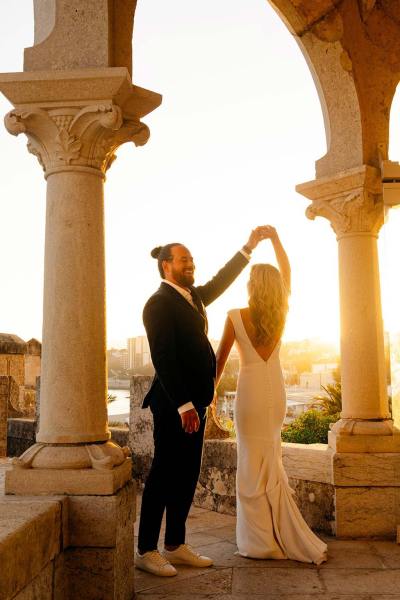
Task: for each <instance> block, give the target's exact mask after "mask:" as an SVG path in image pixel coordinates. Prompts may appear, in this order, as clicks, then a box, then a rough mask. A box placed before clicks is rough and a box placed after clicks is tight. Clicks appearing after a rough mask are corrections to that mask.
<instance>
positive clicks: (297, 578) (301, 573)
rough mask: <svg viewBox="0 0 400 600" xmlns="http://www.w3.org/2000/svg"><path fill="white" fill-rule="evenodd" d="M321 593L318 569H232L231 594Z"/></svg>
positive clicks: (322, 589) (322, 590)
mask: <svg viewBox="0 0 400 600" xmlns="http://www.w3.org/2000/svg"><path fill="white" fill-rule="evenodd" d="M282 591H284V592H285V593H286V594H303V596H305V595H306V594H318V593H319V594H321V593H323V592H324V591H325V587H324V585H323V583H322V581H321V580H320V579H319V576H318V569H317V567H314V568H313V569H293V568H284V567H282V568H277V567H273V568H268V567H266V568H263V569H262V568H261V569H260V568H246V567H242V568H236V569H234V571H233V578H232V593H233V594H248V595H251V594H253V595H254V594H259V595H260V594H264V597H267V594H270V595H273V594H276V595H279V594H281V593H282Z"/></svg>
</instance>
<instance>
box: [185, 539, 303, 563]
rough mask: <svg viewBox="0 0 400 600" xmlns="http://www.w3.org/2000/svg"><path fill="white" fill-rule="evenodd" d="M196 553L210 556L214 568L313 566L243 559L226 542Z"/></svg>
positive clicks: (232, 546)
mask: <svg viewBox="0 0 400 600" xmlns="http://www.w3.org/2000/svg"><path fill="white" fill-rule="evenodd" d="M196 550H197V552H200V553H201V554H204V555H206V556H210V557H211V558H212V559H213V560H214V567H217V568H220V567H245V568H253V569H254V568H256V569H267V568H274V567H277V568H282V567H284V568H302V569H313V568H314V565H312V564H305V563H300V562H297V561H295V560H265V559H262V560H260V559H254V558H245V557H244V556H240V555H239V554H236V552H237V546H236V544H233V543H232V542H228V541H227V540H219V541H217V543H216V542H215V541H214V543H212V544H207V545H204V546H198V547H197V548H196Z"/></svg>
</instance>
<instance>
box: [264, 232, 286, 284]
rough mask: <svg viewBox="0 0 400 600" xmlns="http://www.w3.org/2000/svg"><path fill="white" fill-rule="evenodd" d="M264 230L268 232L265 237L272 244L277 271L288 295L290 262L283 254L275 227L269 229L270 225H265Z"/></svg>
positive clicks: (283, 250)
mask: <svg viewBox="0 0 400 600" xmlns="http://www.w3.org/2000/svg"><path fill="white" fill-rule="evenodd" d="M266 229H268V231H266V233H267V236H266V237H269V238H270V240H271V242H272V246H273V248H274V251H275V256H276V260H277V262H278V267H279V271H280V273H281V275H282V279H283V281H284V283H285V286H286V289H287V290H288V292H289V293H290V288H291V271H290V262H289V259H288V256H287V254H286V252H285V249H284V247H283V246H282V242H281V240H280V239H279V236H278V233H277V231H276V229H275V227H271V226H270V225H267V227H266Z"/></svg>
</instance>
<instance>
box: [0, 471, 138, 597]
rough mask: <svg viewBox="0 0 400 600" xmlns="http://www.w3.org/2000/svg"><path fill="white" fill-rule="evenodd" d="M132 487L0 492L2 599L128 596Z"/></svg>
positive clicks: (130, 594)
mask: <svg viewBox="0 0 400 600" xmlns="http://www.w3.org/2000/svg"><path fill="white" fill-rule="evenodd" d="M135 511H136V508H135V489H134V484H133V483H132V482H128V483H127V484H126V485H125V486H124V487H123V488H121V489H120V490H119V491H118V492H116V493H115V494H113V495H112V496H45V497H41V496H36V497H29V498H26V497H25V498H24V497H23V496H4V497H0V572H1V577H0V599H1V600H11V598H12V599H13V600H34V599H38V600H51V599H53V598H54V599H56V600H75V599H78V598H85V599H86V600H111V599H112V598H115V599H118V600H132V598H133V597H134V569H133V566H134V547H133V538H134V522H135V518H136V513H135Z"/></svg>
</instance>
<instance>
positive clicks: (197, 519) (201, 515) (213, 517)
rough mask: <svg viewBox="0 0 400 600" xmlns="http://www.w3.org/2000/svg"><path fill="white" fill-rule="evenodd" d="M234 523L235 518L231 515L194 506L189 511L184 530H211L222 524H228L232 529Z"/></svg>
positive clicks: (222, 525)
mask: <svg viewBox="0 0 400 600" xmlns="http://www.w3.org/2000/svg"><path fill="white" fill-rule="evenodd" d="M199 511H201V512H199ZM235 525H236V519H235V517H232V516H231V515H221V514H220V513H216V512H213V511H206V510H204V509H196V507H194V508H193V509H192V510H191V511H190V513H189V517H188V520H187V522H186V531H187V532H188V533H190V532H196V531H204V530H206V529H210V530H211V529H214V528H215V527H224V526H229V527H232V528H233V529H234V528H235Z"/></svg>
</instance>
